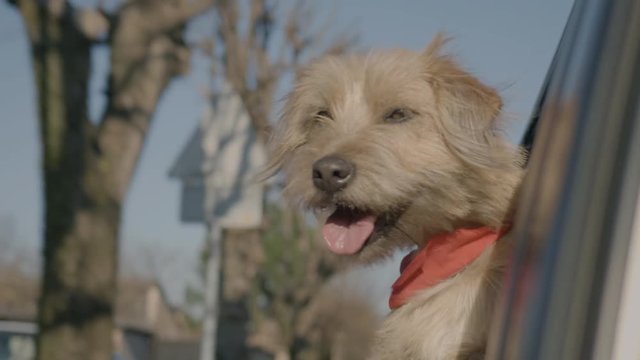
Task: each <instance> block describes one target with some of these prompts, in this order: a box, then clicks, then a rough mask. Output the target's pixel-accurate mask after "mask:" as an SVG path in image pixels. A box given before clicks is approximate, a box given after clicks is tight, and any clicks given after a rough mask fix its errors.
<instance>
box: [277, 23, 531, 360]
mask: <svg viewBox="0 0 640 360" xmlns="http://www.w3.org/2000/svg"><path fill="white" fill-rule="evenodd" d="M446 42H447V39H446V38H445V37H444V36H442V35H438V36H436V38H435V39H434V40H433V41H432V42H431V43H430V44H429V45H428V46H427V48H426V49H425V50H424V51H422V52H412V51H408V50H386V51H378V52H370V53H367V54H350V55H340V56H327V57H323V58H320V59H318V60H315V61H313V62H312V63H311V64H310V65H308V66H307V67H306V68H304V69H303V70H301V71H300V72H299V73H298V76H297V80H296V82H295V85H294V87H293V89H292V91H291V92H290V94H289V95H288V96H287V97H286V100H285V104H284V107H283V111H282V113H281V116H280V119H279V121H278V124H277V126H276V128H275V129H274V132H273V135H272V139H271V141H270V149H271V150H270V152H271V159H270V162H269V165H268V167H267V170H266V173H267V174H269V175H272V174H274V173H276V172H277V171H279V170H281V171H282V173H283V178H284V190H283V192H284V194H285V196H286V197H287V198H288V199H291V200H292V201H293V202H294V203H296V204H299V205H301V206H303V207H304V208H307V209H311V210H314V211H315V212H316V213H318V217H319V219H320V221H322V222H323V223H324V225H322V235H323V238H324V240H325V242H326V245H327V247H328V248H329V250H331V251H332V252H334V253H337V254H340V255H343V256H348V257H351V258H353V259H355V260H357V261H361V262H365V263H370V262H373V261H377V260H380V259H384V258H387V257H389V256H391V255H392V254H393V253H394V252H395V251H396V250H397V249H402V248H411V247H415V248H416V250H415V251H414V252H412V253H411V254H410V255H408V256H407V257H406V258H405V260H403V265H402V268H403V272H402V275H401V277H400V278H399V279H398V281H396V283H395V284H394V287H393V292H392V296H391V298H390V306H391V308H392V309H393V311H392V312H391V314H390V315H389V316H388V317H387V318H386V320H385V321H384V322H383V323H382V325H381V328H380V329H379V331H378V333H377V336H376V340H375V345H374V346H373V349H372V351H371V354H370V358H371V359H376V360H398V359H416V360H418V359H420V360H423V359H429V360H440V359H470V358H483V357H484V355H483V354H484V351H485V347H486V341H487V333H488V329H489V324H490V322H491V318H492V313H493V307H494V304H495V301H496V297H497V293H498V290H499V287H500V283H501V280H502V273H503V272H504V268H505V266H506V261H507V258H508V252H509V249H510V244H511V241H509V228H510V221H509V212H510V208H511V205H510V204H511V201H512V197H513V196H514V192H515V190H516V188H517V187H518V185H519V183H520V180H521V178H522V173H523V170H522V161H523V154H522V151H521V150H520V149H519V148H518V147H516V146H513V145H511V144H510V143H509V142H508V141H507V140H506V139H505V138H504V136H503V134H502V133H501V132H500V129H499V128H500V123H501V119H502V118H503V116H502V100H501V97H500V95H499V94H498V93H497V91H496V90H494V89H493V88H491V87H489V86H487V85H485V84H483V83H482V82H481V81H480V80H478V79H477V78H475V77H474V76H473V75H471V74H470V73H469V72H467V71H465V70H463V69H462V68H461V67H460V66H459V65H458V64H457V62H456V61H455V59H453V57H452V56H449V55H447V54H445V53H444V51H443V46H444V44H445V43H446Z"/></svg>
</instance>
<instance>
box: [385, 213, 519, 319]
mask: <svg viewBox="0 0 640 360" xmlns="http://www.w3.org/2000/svg"><path fill="white" fill-rule="evenodd" d="M509 229H510V225H505V226H503V227H502V228H500V229H495V228H491V227H486V226H483V227H478V228H461V229H457V230H455V231H453V232H449V233H444V234H439V235H437V236H434V237H432V238H430V239H427V240H426V241H425V244H426V245H425V246H423V247H422V248H420V249H417V250H415V251H413V252H411V253H410V254H408V255H407V256H406V257H405V258H404V259H403V260H402V264H401V266H400V271H401V275H400V277H399V278H398V280H396V282H395V283H394V284H393V291H392V293H391V296H390V297H389V307H390V308H391V309H396V308H398V307H400V306H402V305H404V304H405V303H406V302H407V301H408V300H409V299H410V298H411V297H412V296H414V295H416V293H417V292H419V291H421V290H424V289H427V288H429V287H432V286H435V285H437V284H438V283H440V282H442V281H444V280H446V279H448V278H450V277H452V276H454V275H455V274H457V273H458V272H460V271H462V270H463V269H464V268H465V267H466V266H467V265H469V264H471V263H472V262H473V261H475V260H476V259H477V258H478V257H480V255H482V253H483V252H484V251H485V250H486V249H487V248H488V247H490V246H491V245H493V244H495V242H496V241H498V239H499V238H501V237H502V236H503V235H504V234H505V233H507V232H508V231H509Z"/></svg>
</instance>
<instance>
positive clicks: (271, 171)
mask: <svg viewBox="0 0 640 360" xmlns="http://www.w3.org/2000/svg"><path fill="white" fill-rule="evenodd" d="M300 91H301V89H300V85H299V84H297V85H296V86H295V87H294V89H293V91H292V92H291V93H290V94H289V95H287V97H286V99H285V104H284V107H283V109H282V112H281V114H280V117H279V119H278V123H277V124H276V126H275V127H274V128H273V130H272V132H271V136H270V138H269V142H268V144H267V153H268V159H269V160H268V161H267V164H266V165H265V167H264V168H263V170H262V171H260V173H259V174H258V178H259V179H260V180H261V181H264V180H267V179H269V178H270V177H272V176H274V175H275V174H276V173H277V172H278V171H279V170H280V169H281V168H282V167H283V165H284V164H285V163H286V162H287V160H288V159H289V158H290V156H291V153H292V152H293V151H294V150H295V149H296V148H298V147H300V146H301V145H302V144H304V142H305V141H306V140H305V136H304V133H303V132H302V131H301V129H300V124H299V122H300V121H299V119H300V117H301V116H302V109H301V108H300V106H299V104H300V101H299V97H300Z"/></svg>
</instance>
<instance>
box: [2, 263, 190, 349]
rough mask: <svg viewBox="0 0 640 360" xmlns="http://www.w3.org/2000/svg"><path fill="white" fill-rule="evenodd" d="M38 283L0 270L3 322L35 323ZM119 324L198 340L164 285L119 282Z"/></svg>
mask: <svg viewBox="0 0 640 360" xmlns="http://www.w3.org/2000/svg"><path fill="white" fill-rule="evenodd" d="M38 293H39V281H38V279H36V278H35V277H33V276H28V275H25V274H24V273H22V272H21V271H18V270H16V269H14V268H0V320H9V321H25V322H35V321H36V314H37V302H38ZM115 316H116V324H117V325H118V326H119V327H122V328H130V329H136V330H140V331H144V332H148V333H152V334H153V335H155V336H157V337H159V338H162V339H172V340H187V339H194V338H196V337H198V336H199V335H198V332H197V331H195V330H194V329H192V328H191V327H190V326H189V324H188V321H187V317H186V315H185V314H184V313H182V312H181V311H179V310H177V309H175V308H173V307H172V306H171V305H170V304H169V303H168V301H167V298H166V296H165V294H164V292H163V290H162V288H161V286H160V285H159V284H158V283H156V282H154V281H148V280H144V279H140V278H124V279H121V280H120V281H119V284H118V295H117V297H116V314H115Z"/></svg>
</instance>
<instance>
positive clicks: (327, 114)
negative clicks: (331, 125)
mask: <svg viewBox="0 0 640 360" xmlns="http://www.w3.org/2000/svg"><path fill="white" fill-rule="evenodd" d="M316 117H317V118H327V119H332V117H331V113H330V112H329V110H326V109H322V110H318V112H317V113H316Z"/></svg>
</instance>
